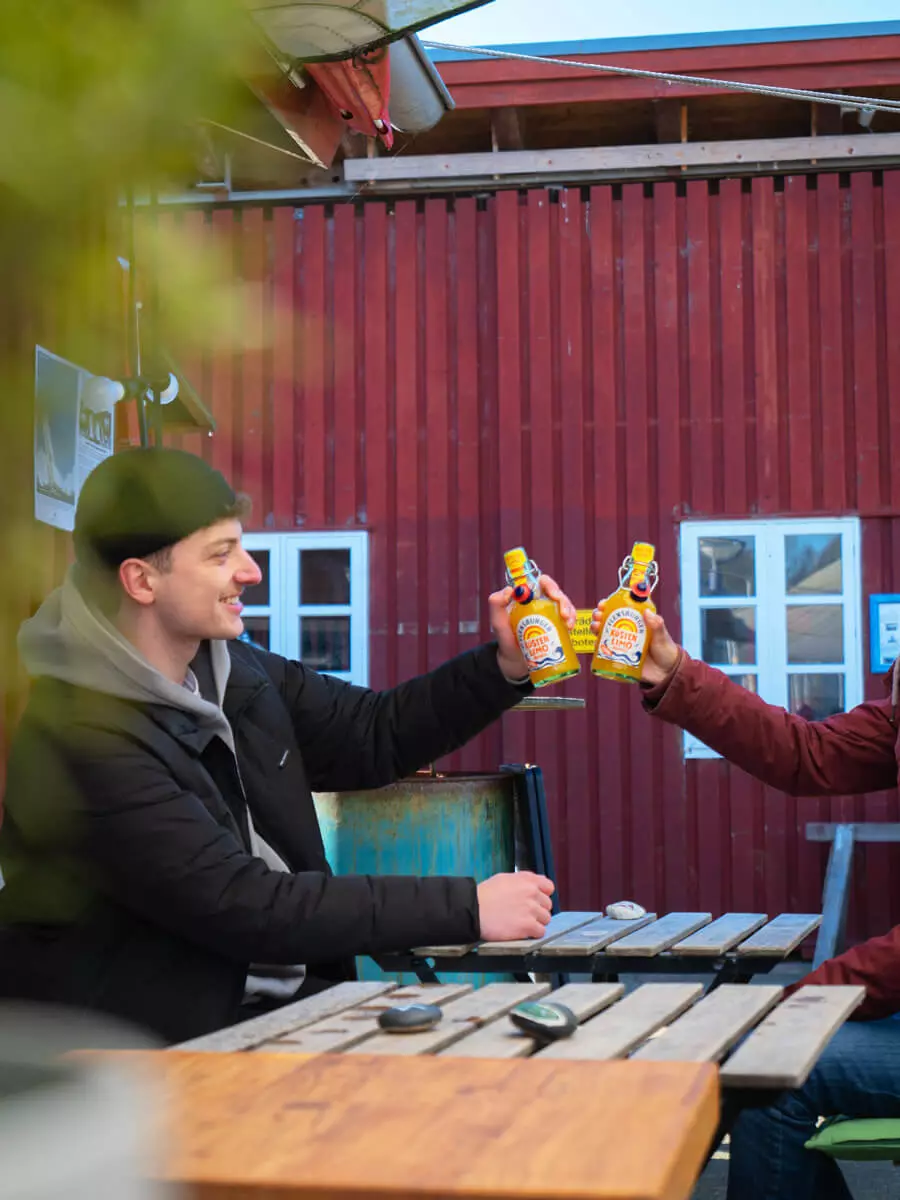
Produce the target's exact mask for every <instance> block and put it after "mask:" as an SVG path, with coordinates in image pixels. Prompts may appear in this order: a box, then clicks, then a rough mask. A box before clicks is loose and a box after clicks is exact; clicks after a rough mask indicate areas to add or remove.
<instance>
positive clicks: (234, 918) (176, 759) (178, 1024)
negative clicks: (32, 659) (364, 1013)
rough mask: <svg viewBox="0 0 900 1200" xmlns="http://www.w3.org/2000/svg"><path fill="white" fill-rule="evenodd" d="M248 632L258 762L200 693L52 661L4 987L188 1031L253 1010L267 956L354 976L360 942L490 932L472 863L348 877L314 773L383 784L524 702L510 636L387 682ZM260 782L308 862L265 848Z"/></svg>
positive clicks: (237, 671) (2, 972) (271, 819)
mask: <svg viewBox="0 0 900 1200" xmlns="http://www.w3.org/2000/svg"><path fill="white" fill-rule="evenodd" d="M230 652H231V659H232V666H231V675H230V679H229V683H228V687H227V691H226V694H225V702H224V709H225V713H226V715H227V717H228V719H229V721H230V723H231V726H232V729H233V731H234V738H235V745H236V750H237V761H238V765H239V769H240V778H239V777H238V772H237V769H236V767H235V760H234V757H233V755H232V754H231V752H230V751H229V750H228V748H227V747H226V746H225V744H224V743H223V742H222V741H221V739H220V738H218V737H215V736H212V735H210V734H209V733H208V732H203V731H201V730H199V729H198V726H197V724H196V722H195V721H194V720H192V718H191V716H190V715H189V714H187V713H184V712H179V711H178V710H176V709H174V708H168V707H165V706H163V705H154V704H141V703H136V702H129V701H127V700H122V699H117V698H115V697H112V696H109V695H106V694H101V693H99V692H94V691H89V690H86V689H83V688H78V687H74V686H72V685H70V684H67V683H63V682H61V681H60V680H56V679H49V678H41V679H38V680H37V681H36V682H35V685H34V689H33V693H32V697H31V700H30V703H29V705H28V709H27V711H26V714H25V716H24V718H23V720H22V723H21V725H20V728H19V730H18V732H17V735H16V738H15V740H14V744H13V748H12V753H11V757H10V763H9V773H8V779H7V788H6V796H5V817H4V822H3V825H2V828H0V868H2V871H3V874H4V876H5V879H6V886H5V887H4V888H3V889H2V890H0V995H5V996H15V997H25V998H31V999H39V1000H48V1001H55V1002H60V1003H67V1004H75V1005H79V1006H83V1007H88V1008H93V1009H98V1010H101V1011H105V1012H111V1013H114V1014H116V1015H118V1016H121V1017H124V1018H126V1019H128V1020H131V1021H133V1022H137V1023H138V1024H140V1025H143V1026H145V1027H148V1028H150V1029H152V1030H155V1031H156V1032H157V1033H159V1034H160V1035H161V1036H162V1037H163V1038H164V1039H166V1040H168V1041H180V1040H183V1039H186V1038H190V1037H193V1036H196V1035H199V1034H202V1033H205V1032H208V1031H210V1030H213V1029H216V1028H219V1027H221V1026H223V1025H225V1024H228V1023H229V1022H230V1021H232V1020H234V1019H235V1016H236V1013H237V1009H238V1005H239V1003H240V1001H241V998H242V995H243V989H244V982H245V977H246V972H247V966H248V964H249V963H250V962H267V963H296V962H300V963H305V964H307V968H308V970H309V972H310V974H311V975H314V976H319V977H321V978H326V979H335V980H336V979H341V978H348V977H350V975H351V973H352V956H353V955H355V954H363V953H368V952H377V951H383V950H389V949H400V948H405V947H409V946H412V945H416V944H417V943H419V944H421V943H432V944H433V943H440V942H447V943H450V942H464V941H467V940H470V939H474V938H476V937H477V936H478V913H477V901H476V894H475V883H474V880H472V879H465V878H431V879H418V878H414V877H399V876H396V877H370V876H343V877H333V876H332V875H331V872H330V870H329V867H328V863H327V862H326V860H325V853H324V849H323V845H322V837H321V834H320V832H319V826H318V822H317V819H316V813H315V808H314V805H313V801H312V797H311V794H310V793H311V791H313V790H322V791H326V790H327V791H332V790H333V791H342V790H351V789H359V788H375V787H380V786H382V785H384V784H387V783H389V782H391V781H393V780H396V779H398V778H401V777H403V776H405V775H408V774H410V773H411V772H413V771H415V770H417V769H418V768H419V767H421V766H423V765H424V764H426V763H428V762H431V761H433V760H434V759H436V758H439V757H440V756H442V755H444V754H446V753H448V752H450V751H451V750H454V749H456V748H458V747H459V746H461V745H462V744H463V743H464V742H466V741H468V740H469V739H470V738H472V737H473V736H474V735H475V734H477V733H479V732H480V731H481V730H482V729H484V728H485V726H487V725H488V724H489V723H490V722H491V721H493V720H494V719H495V718H496V717H498V716H499V715H500V714H501V713H502V712H504V711H505V710H506V709H508V708H511V707H513V705H515V704H516V703H517V701H518V700H520V699H521V697H522V694H523V693H522V690H521V689H519V688H516V687H513V686H511V685H510V684H508V683H507V682H506V681H505V680H504V678H503V676H502V675H501V673H500V671H499V669H498V667H497V660H496V648H495V647H493V646H484V647H482V648H480V649H479V650H476V651H473V652H471V653H468V654H463V655H461V656H459V657H458V658H456V659H454V660H452V661H451V662H449V663H447V664H445V665H444V666H442V667H439V668H438V669H437V670H436V671H433V672H431V673H430V674H428V675H424V676H421V677H419V678H417V679H413V680H411V681H409V682H408V683H404V684H402V685H401V686H399V687H397V688H394V689H392V690H391V691H386V692H381V693H377V692H372V691H368V690H366V689H363V688H358V687H353V686H350V685H348V684H345V683H341V682H340V681H338V680H335V679H332V678H330V677H327V676H323V675H319V674H317V673H316V672H314V671H311V670H307V669H305V668H304V667H303V666H302V664H300V663H293V662H288V661H286V660H285V659H282V658H279V657H277V656H276V655H271V654H266V653H264V652H262V651H259V650H256V649H254V648H252V647H250V646H246V645H243V644H241V643H237V642H236V643H233V644H231V647H230ZM242 784H243V788H242ZM245 794H246V797H247V800H248V802H249V805H250V809H251V812H252V816H253V823H254V825H255V827H256V828H257V830H258V831H259V833H260V835H261V836H262V837H263V838H264V839H265V840H266V842H268V843H269V845H270V846H271V847H272V848H273V849H274V850H275V851H277V853H278V854H280V856H281V857H282V858H283V859H284V861H285V862H286V863H287V864H288V866H289V867H290V868H291V871H292V872H293V873H292V874H285V873H283V872H280V871H275V870H270V869H269V868H268V867H267V866H266V865H265V864H264V863H263V862H262V860H261V859H259V858H257V857H254V856H253V855H252V854H251V853H250V850H249V840H248V826H247V818H246V806H245V802H244V795H245Z"/></svg>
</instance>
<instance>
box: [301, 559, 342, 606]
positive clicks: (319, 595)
mask: <svg viewBox="0 0 900 1200" xmlns="http://www.w3.org/2000/svg"><path fill="white" fill-rule="evenodd" d="M300 603H301V604H349V603H350V551H349V550H301V552H300Z"/></svg>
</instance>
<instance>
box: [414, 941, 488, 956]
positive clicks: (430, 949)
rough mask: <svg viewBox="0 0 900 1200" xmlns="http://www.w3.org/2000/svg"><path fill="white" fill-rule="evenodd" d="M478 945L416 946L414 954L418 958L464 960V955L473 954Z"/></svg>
mask: <svg viewBox="0 0 900 1200" xmlns="http://www.w3.org/2000/svg"><path fill="white" fill-rule="evenodd" d="M477 945H478V943H477V942H465V943H460V944H459V945H458V946H416V948H415V950H413V951H412V953H413V954H415V955H416V957H417V958H462V957H463V955H464V954H471V952H472V951H473V950H474V949H475V948H476V947H477Z"/></svg>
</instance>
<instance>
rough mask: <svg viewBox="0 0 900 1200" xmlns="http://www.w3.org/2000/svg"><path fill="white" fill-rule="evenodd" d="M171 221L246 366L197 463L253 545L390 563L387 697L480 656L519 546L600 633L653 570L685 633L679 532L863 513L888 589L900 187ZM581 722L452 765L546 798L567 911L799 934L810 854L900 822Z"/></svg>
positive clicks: (242, 214) (218, 389) (828, 186)
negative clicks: (794, 916) (250, 506)
mask: <svg viewBox="0 0 900 1200" xmlns="http://www.w3.org/2000/svg"><path fill="white" fill-rule="evenodd" d="M166 219H167V220H173V221H175V220H177V221H182V222H184V223H186V224H187V225H188V226H189V227H191V228H192V232H193V233H194V235H195V236H196V237H197V238H204V237H217V238H219V239H220V240H221V242H222V244H223V246H224V248H225V252H226V253H227V254H228V255H230V256H231V258H232V260H233V263H234V269H235V272H236V273H237V275H238V276H239V277H242V278H244V279H245V280H246V283H247V286H246V288H245V291H244V304H245V322H244V328H245V330H247V331H249V332H250V334H251V335H252V336H253V338H254V339H255V340H256V342H257V343H258V345H259V348H258V349H256V350H251V351H247V352H245V353H243V355H235V356H234V357H232V358H229V359H222V358H221V357H220V358H218V359H216V360H215V361H206V362H196V363H193V364H191V369H192V371H193V372H194V374H195V376H196V378H197V380H198V382H199V384H200V390H201V392H202V394H203V396H204V398H205V400H206V401H207V402H208V403H210V404H211V406H212V408H213V411H214V413H215V416H216V418H217V420H218V422H219V432H218V433H217V435H216V436H215V437H214V438H212V439H199V438H198V439H194V440H193V442H191V440H190V439H189V440H188V441H187V443H186V444H193V445H194V447H195V448H202V450H203V452H204V453H207V454H208V455H210V457H211V458H212V459H213V461H215V462H216V463H217V464H218V465H220V466H221V467H222V468H223V469H225V470H226V471H228V472H229V473H230V474H231V475H232V476H233V477H234V478H235V480H236V481H237V483H238V484H240V486H241V487H243V488H244V489H246V490H247V491H249V492H250V493H251V494H252V496H253V499H254V501H255V512H256V514H257V515H256V518H255V522H254V523H255V525H256V526H257V527H259V528H261V529H275V530H290V529H307V530H315V529H348V528H365V529H368V530H369V531H370V532H371V552H372V553H371V681H372V683H373V684H374V685H375V686H384V685H387V684H390V683H392V682H394V681H397V680H400V679H402V678H404V677H406V676H409V675H411V674H412V673H414V672H417V671H421V670H424V669H426V668H427V667H429V666H433V665H436V664H437V663H439V662H440V661H442V660H443V659H445V658H446V657H448V656H449V655H452V654H455V653H456V652H458V651H460V650H462V649H465V648H466V647H469V646H472V645H475V644H476V643H477V642H478V641H479V640H480V639H482V638H484V637H485V636H486V635H487V628H486V608H487V606H486V599H487V595H488V593H489V592H490V591H491V590H492V589H493V588H495V587H497V586H499V585H500V584H501V582H502V552H503V551H504V550H505V549H506V548H508V547H509V546H511V545H514V544H516V543H519V542H522V543H524V544H525V545H526V546H527V548H528V549H529V551H530V552H531V553H532V555H533V556H534V557H535V559H536V560H537V561H538V562H539V563H540V564H541V566H542V567H543V568H544V569H546V570H548V571H549V572H550V573H552V574H553V575H555V576H556V577H557V578H558V579H559V580H560V581H561V582H562V583H563V585H564V586H565V587H566V589H567V590H568V592H569V593H570V595H571V596H572V598H573V599H574V600H575V601H576V602H577V603H578V605H579V606H590V605H591V604H592V603H593V601H594V600H595V599H596V598H597V597H598V596H599V595H601V594H605V593H606V592H607V591H609V590H610V588H611V587H612V585H613V583H614V580H615V575H616V568H617V566H618V563H619V561H620V560H621V558H622V556H623V554H624V553H625V552H626V551H627V550H628V549H629V547H630V546H631V543H632V541H633V540H635V539H637V538H649V539H650V540H652V541H654V542H655V543H656V544H657V546H658V558H659V561H660V573H661V585H660V589H659V603H660V606H661V609H662V611H663V612H664V614H665V615H666V616H667V618H668V619H669V621H670V624H671V626H672V628H673V631H674V632H675V633H676V635H677V631H678V627H679V599H678V597H679V571H678V559H677V536H678V528H679V522H680V521H681V520H682V519H683V518H685V517H689V516H690V517H694V516H701V515H703V516H710V517H720V516H745V515H748V514H750V515H756V514H759V515H763V514H765V515H776V514H777V515H790V514H794V515H809V514H831V515H838V514H841V515H842V514H848V513H859V514H861V516H862V517H863V518H864V523H863V575H864V578H863V587H864V593H868V592H870V591H877V590H886V591H889V590H893V589H894V588H897V589H898V590H900V519H898V517H900V473H898V472H896V471H894V470H892V462H893V460H894V459H895V458H897V457H898V453H900V416H898V412H900V408H898V406H897V405H896V404H894V405H893V406H892V405H891V404H890V397H891V395H892V393H893V394H894V395H896V394H897V389H898V385H900V342H898V339H897V338H896V336H895V335H894V331H895V330H896V329H897V328H900V171H895V172H886V173H884V175H883V176H882V175H881V174H880V173H875V174H873V173H872V172H866V171H860V172H858V173H854V174H851V175H847V176H838V175H836V174H822V175H820V176H818V177H817V176H796V177H776V178H772V177H765V178H755V179H753V180H752V181H751V180H739V179H733V180H723V181H721V182H720V181H699V180H698V181H687V182H665V183H657V184H653V185H644V184H639V183H635V184H632V183H629V184H627V185H622V186H618V185H617V186H600V187H594V188H590V189H584V190H581V189H578V188H572V189H568V190H565V189H562V190H558V191H546V190H533V191H528V192H523V193H518V194H517V193H514V192H503V193H500V194H497V195H487V196H483V197H476V198H460V197H457V198H453V199H446V198H429V199H426V200H414V199H402V200H398V201H396V202H395V203H385V202H384V201H375V200H373V201H368V202H365V203H362V202H361V203H358V204H356V205H354V206H338V207H334V208H332V207H327V206H325V207H322V206H314V205H310V206H307V207H304V208H296V209H295V208H293V207H279V208H273V209H261V208H246V209H243V210H238V209H228V208H221V209H217V210H216V211H215V212H214V213H211V214H210V213H208V212H206V213H202V212H182V213H180V214H178V215H172V214H169V215H167V217H166ZM865 632H866V631H864V630H861V631H860V636H861V637H863V636H865ZM867 688H868V691H869V693H870V694H878V688H879V684H878V681H876V680H873V679H871V678H869V679H867ZM567 691H568V693H569V694H573V695H582V696H586V697H587V700H588V705H587V710H586V711H585V712H583V713H574V714H572V713H566V714H552V715H550V714H539V715H529V716H525V715H517V714H515V713H513V714H510V715H508V716H507V717H505V718H504V719H503V721H502V723H501V724H499V725H498V726H497V727H496V728H494V729H492V730H491V731H490V732H489V733H487V734H486V735H485V736H483V737H482V738H481V739H480V740H479V742H478V743H477V745H474V746H472V747H471V748H469V749H468V750H467V751H465V752H464V754H463V755H462V756H458V757H457V758H456V759H455V760H454V761H453V763H452V764H450V765H452V766H454V767H459V766H460V765H463V766H465V767H473V768H474V767H479V768H483V769H485V768H486V769H494V768H496V766H497V765H498V764H499V763H501V762H506V761H531V762H537V763H539V764H541V765H542V766H543V768H544V772H545V777H546V782H547V789H548V795H549V801H550V806H551V813H552V821H553V832H554V839H555V850H556V856H557V867H558V871H559V874H560V882H561V889H562V898H563V902H564V904H565V905H567V906H570V907H579V906H581V907H585V906H591V907H594V906H597V905H600V904H604V903H606V902H608V901H610V900H613V899H618V898H620V897H625V896H627V897H633V898H635V899H637V900H639V901H640V902H641V903H642V904H644V905H646V906H647V907H648V908H649V907H651V906H653V907H655V908H657V909H658V910H665V909H669V910H673V909H683V908H689V909H696V908H700V909H710V910H712V911H713V912H720V911H724V910H727V909H734V910H743V911H757V910H758V911H767V912H769V913H774V912H778V911H781V910H784V909H795V910H801V911H809V910H811V909H812V910H814V909H815V908H816V906H817V905H818V902H819V895H820V890H821V883H822V878H823V871H824V853H825V852H824V848H823V847H820V846H811V845H808V844H807V843H806V842H805V841H804V838H803V828H804V826H805V823H806V822H807V821H809V820H816V819H828V818H829V817H837V816H839V815H841V816H851V815H852V816H853V817H854V818H855V819H860V820H861V819H873V820H888V819H894V820H896V819H898V817H900V813H898V806H897V798H896V796H895V795H894V794H893V793H892V794H890V795H885V796H875V797H870V798H868V799H865V800H863V799H861V798H848V799H842V800H834V801H828V800H821V801H820V800H793V799H788V798H785V797H783V796H781V795H779V794H776V793H774V792H772V791H770V790H767V789H766V788H764V787H762V786H761V785H759V784H757V783H755V782H753V781H752V780H750V779H749V778H748V777H746V776H745V775H743V774H742V773H741V772H739V771H737V770H735V769H732V768H731V767H729V766H728V765H727V764H725V763H722V762H715V761H714V762H689V763H685V762H684V761H683V759H682V754H681V739H680V735H679V734H678V733H677V732H676V731H674V730H672V729H668V728H663V727H662V726H660V725H657V724H655V723H654V722H653V721H652V720H651V719H649V718H647V717H646V716H645V715H644V714H643V713H642V712H641V710H640V707H639V702H638V696H637V694H636V692H635V691H634V690H632V689H629V688H626V687H623V686H619V685H615V684H600V683H597V682H596V681H593V680H592V679H590V678H589V677H586V676H584V675H582V677H580V678H578V679H577V680H575V681H574V682H572V683H570V684H569V685H568V686H567ZM895 854H896V852H895V851H893V850H892V849H891V848H889V847H872V848H869V849H865V850H860V851H859V852H858V857H859V877H860V879H862V878H863V873H864V877H865V881H866V887H865V889H864V890H863V889H861V890H860V892H859V894H858V895H857V897H856V901H855V904H854V909H855V911H854V922H855V925H856V929H857V932H877V931H879V930H881V929H883V928H885V927H886V926H887V925H888V924H889V923H890V922H892V921H893V920H900V889H898V887H897V885H896V884H894V883H893V882H892V880H894V879H896V878H897V877H898V875H900V872H897V871H896V870H891V866H890V864H891V862H892V857H893V861H894V865H895V866H896V859H895Z"/></svg>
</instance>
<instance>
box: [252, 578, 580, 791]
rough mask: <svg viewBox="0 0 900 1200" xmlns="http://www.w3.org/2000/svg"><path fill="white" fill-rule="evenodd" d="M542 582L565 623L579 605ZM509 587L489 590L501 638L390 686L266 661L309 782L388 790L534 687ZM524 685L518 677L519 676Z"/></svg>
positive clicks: (493, 624) (340, 787)
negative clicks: (354, 683) (512, 617)
mask: <svg viewBox="0 0 900 1200" xmlns="http://www.w3.org/2000/svg"><path fill="white" fill-rule="evenodd" d="M540 582H541V589H542V591H543V593H544V595H545V596H549V597H550V598H551V599H553V600H555V601H556V602H557V603H558V605H559V610H560V614H561V616H562V618H563V620H564V621H565V622H566V624H567V625H568V626H569V628H570V629H571V628H573V627H574V625H575V615H576V614H575V606H574V604H573V603H572V601H571V600H570V599H569V598H568V596H566V595H565V593H564V592H563V591H562V590H561V589H560V587H559V585H558V584H557V583H556V582H555V580H553V579H551V578H550V577H549V576H548V575H542V576H541V579H540ZM512 595H513V590H512V588H511V587H506V588H502V589H501V590H500V591H499V592H493V593H492V594H491V595H490V596H489V597H488V608H489V611H490V625H491V632H492V633H493V635H494V637H495V639H496V642H495V643H491V644H489V645H487V646H481V647H480V648H479V649H477V650H472V651H470V652H469V653H467V654H460V655H458V656H457V657H456V658H454V659H451V661H450V662H448V663H444V665H443V666H441V667H438V668H437V670H436V671H431V672H429V673H428V674H427V675H420V676H418V677H417V678H416V679H411V680H409V681H408V682H407V683H402V684H400V686H399V687H395V688H391V689H390V690H388V691H384V692H373V691H369V690H368V689H366V688H358V687H351V686H350V685H348V684H344V683H341V682H339V681H337V680H335V679H333V678H330V677H327V676H322V675H317V674H316V673H315V672H314V671H307V670H306V669H305V668H304V667H303V665H302V664H301V663H289V662H286V661H285V660H284V659H276V658H270V659H269V660H268V664H267V670H268V671H269V674H270V675H271V676H272V678H273V679H276V682H277V683H278V684H279V686H280V688H281V693H282V695H283V697H284V699H285V702H286V703H287V705H288V708H289V710H290V712H291V714H292V717H293V721H294V729H295V731H296V735H297V740H298V743H299V745H300V749H301V752H302V754H303V761H304V765H305V766H306V770H307V774H308V776H309V780H310V783H311V784H312V787H313V789H318V790H323V791H324V790H335V791H345V790H350V789H353V788H375V787H382V786H383V785H385V784H388V783H391V782H393V781H394V780H396V779H402V778H403V777H404V776H405V775H410V774H412V773H413V772H414V771H416V770H418V769H419V768H420V767H423V766H426V765H427V764H428V763H432V762H434V761H435V759H438V758H442V757H443V756H444V755H445V754H449V753H451V751H453V750H458V749H459V748H460V746H463V745H465V743H466V742H468V741H470V740H471V739H472V738H473V737H475V736H476V734H479V733H481V731H482V730H483V729H486V728H487V726H488V725H490V724H491V722H492V721H495V720H496V719H497V717H499V716H500V715H501V714H502V713H504V712H506V711H507V709H510V708H513V707H514V706H515V705H516V704H518V703H519V701H520V700H521V699H522V697H523V696H526V695H528V693H529V692H530V691H531V690H532V687H531V684H530V683H529V682H528V668H527V666H526V663H525V661H524V659H523V658H522V654H521V652H520V650H519V646H518V643H517V641H516V637H515V635H514V633H513V631H512V629H511V628H510V624H509V611H508V610H509V604H510V601H511V600H512ZM523 680H524V682H521V681H523Z"/></svg>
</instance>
